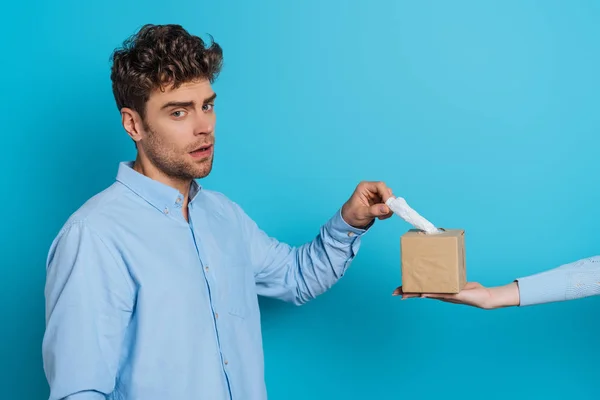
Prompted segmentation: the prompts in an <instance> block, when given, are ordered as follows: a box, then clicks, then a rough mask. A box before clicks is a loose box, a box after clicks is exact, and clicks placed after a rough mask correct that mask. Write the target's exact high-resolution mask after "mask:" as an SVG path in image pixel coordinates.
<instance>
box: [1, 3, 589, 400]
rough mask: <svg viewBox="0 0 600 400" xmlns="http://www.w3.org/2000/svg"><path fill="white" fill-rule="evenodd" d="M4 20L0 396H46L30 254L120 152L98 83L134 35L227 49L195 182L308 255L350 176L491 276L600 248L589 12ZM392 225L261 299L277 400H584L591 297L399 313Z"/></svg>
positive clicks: (35, 270)
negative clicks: (209, 164) (154, 31)
mask: <svg viewBox="0 0 600 400" xmlns="http://www.w3.org/2000/svg"><path fill="white" fill-rule="evenodd" d="M17 3H18V2H11V3H7V4H5V5H3V6H2V8H3V10H2V13H1V14H2V17H0V18H1V19H2V24H0V30H1V31H0V34H1V35H2V38H3V39H2V44H1V46H2V49H1V51H2V63H0V68H1V72H2V77H3V79H2V89H3V90H2V92H3V93H2V95H1V96H0V101H1V103H0V106H1V107H2V110H3V111H2V112H1V113H0V123H1V125H0V126H1V127H2V130H3V134H2V144H3V152H2V157H0V167H1V168H2V175H1V176H2V185H1V187H2V191H3V195H2V198H3V202H4V203H3V213H2V224H1V234H2V240H0V246H1V248H0V250H1V254H2V261H1V266H0V321H2V329H1V330H0V380H1V384H0V387H1V388H2V392H3V394H2V398H6V399H43V398H45V397H46V396H47V393H48V392H47V386H46V381H45V377H44V374H43V370H42V360H41V339H42V335H43V330H44V298H43V284H44V278H45V275H44V263H45V257H46V254H47V250H48V246H49V245H50V242H51V240H52V239H53V238H54V235H55V234H56V233H57V231H58V229H59V228H60V226H61V225H62V223H63V222H64V221H65V219H66V218H67V217H68V216H69V215H70V214H71V213H72V212H73V211H74V210H75V209H76V208H77V207H79V206H80V205H81V204H82V203H83V202H84V201H85V200H86V199H87V198H89V197H90V196H92V195H93V194H95V193H96V192H98V191H100V190H102V189H103V188H104V187H106V186H107V185H109V184H110V183H111V182H112V181H113V179H114V177H115V174H116V171H117V163H118V162H119V161H121V160H125V159H132V158H133V157H134V155H135V154H134V148H133V145H132V144H131V141H130V140H129V139H128V137H127V136H126V134H125V132H124V131H123V129H122V127H121V126H120V119H119V115H118V112H117V109H116V107H115V105H114V100H113V98H112V93H111V87H110V80H109V68H110V64H109V56H110V53H111V51H112V50H113V48H114V47H116V46H119V45H120V43H121V42H122V40H123V39H125V38H126V37H127V36H129V35H130V34H132V33H133V32H134V31H135V30H137V29H138V28H139V27H140V26H141V25H142V24H144V23H147V22H151V23H180V24H182V25H184V27H186V28H188V29H189V30H190V31H191V32H193V33H195V34H199V35H201V36H203V37H205V38H207V36H206V34H209V33H210V34H212V35H214V37H215V40H217V41H218V42H219V43H220V44H221V45H222V46H223V47H224V51H225V61H226V63H225V67H224V70H223V73H222V75H221V77H220V79H219V81H218V82H217V83H216V84H215V90H216V91H217V92H218V94H219V100H218V102H217V108H216V111H217V113H218V123H217V143H218V145H217V152H216V162H215V168H214V170H213V173H212V175H211V176H210V177H209V178H208V179H206V180H205V181H204V182H203V184H204V185H206V186H208V187H210V188H211V189H214V190H219V191H222V192H224V193H225V194H226V195H228V196H229V197H230V198H232V199H234V200H235V201H237V202H238V203H240V204H241V205H242V206H243V207H244V208H245V210H246V211H247V212H248V213H249V214H250V215H251V216H252V217H253V218H254V219H255V220H256V221H257V222H258V223H259V225H260V226H261V227H262V228H263V229H265V230H266V231H267V232H268V233H270V234H271V235H273V236H276V237H277V238H279V239H281V240H284V241H287V242H289V243H291V244H300V243H303V242H305V241H308V240H310V239H312V238H313V237H314V235H315V234H316V233H317V231H318V228H319V226H320V225H321V224H322V223H324V222H325V221H326V219H327V218H329V217H330V216H331V215H332V214H333V213H334V212H335V210H336V209H337V208H338V207H339V206H341V205H342V203H343V202H344V201H345V200H346V199H347V197H348V196H349V195H350V194H351V192H352V191H353V189H354V187H355V186H356V184H357V183H358V182H359V181H360V180H363V179H368V180H384V181H385V182H386V183H387V184H388V185H389V186H390V187H392V188H393V190H394V191H395V193H396V194H398V195H401V196H403V197H405V198H406V199H407V201H408V202H409V204H411V205H412V206H413V207H414V208H415V209H416V210H417V211H419V212H421V213H422V214H423V215H424V216H425V217H427V218H428V219H430V220H431V221H433V222H434V223H436V224H437V225H440V226H444V227H450V228H464V229H465V230H466V232H467V267H468V278H469V280H472V281H479V282H481V283H483V284H486V285H499V284H504V283H507V282H510V281H511V280H512V279H514V278H516V277H519V276H523V275H528V274H532V273H536V272H539V271H542V270H545V269H549V268H553V267H555V266H558V265H560V264H562V263H566V262H570V261H574V260H576V259H579V258H583V257H587V256H591V255H595V254H600V243H599V241H598V225H599V223H600V222H599V221H600V209H599V207H598V206H597V204H598V201H599V200H600V189H599V186H598V183H597V176H598V168H597V165H598V164H597V154H598V147H599V146H600V136H599V132H600V131H599V125H600V112H599V110H598V108H599V104H600V102H599V101H598V93H600V79H599V72H600V58H599V52H598V38H599V37H600V25H599V24H598V20H599V19H600V3H599V2H597V1H595V0H590V1H486V2H481V1H453V2H448V1H437V2H434V1H419V2H409V1H397V0H396V1H391V0H389V1H374V2H371V4H370V5H368V4H367V3H366V2H358V1H333V0H329V1H324V2H321V1H317V0H304V1H294V2H288V1H285V2H284V1H275V0H272V1H237V2H233V1H229V2H225V1H218V2H199V1H188V0H183V1H180V2H161V1H156V0H151V1H145V2H121V1H117V0H105V1H101V2H92V3H89V4H88V3H87V2H80V1H77V2H76V1H61V2H34V1H25V2H23V3H21V5H17ZM407 229H409V226H408V224H406V223H405V222H404V221H402V220H401V219H400V218H397V217H395V218H393V219H391V220H388V221H386V222H385V223H377V224H376V225H375V227H374V228H373V229H372V231H371V232H370V233H369V234H368V235H367V236H366V237H365V238H364V242H363V247H362V249H361V252H360V254H359V256H358V258H357V259H356V261H355V263H354V264H353V265H352V267H351V270H350V272H349V273H348V274H347V275H346V276H345V277H344V278H343V279H342V280H341V281H340V282H339V283H338V284H337V285H336V286H334V288H333V289H332V290H331V291H329V292H328V293H326V294H324V295H323V296H321V297H319V298H318V299H316V300H315V301H313V302H312V303H310V304H308V305H306V306H303V307H299V308H296V307H292V306H288V305H286V304H283V303H280V302H276V301H262V302H261V303H262V305H263V320H264V345H265V356H266V378H267V384H268V388H269V392H270V398H271V399H288V400H294V399H315V400H316V399H341V398H344V399H379V398H386V399H388V398H419V399H433V398H446V399H476V398H480V396H483V397H486V398H505V397H510V398H513V399H526V398H543V399H562V398H579V399H591V398H594V396H596V397H597V393H598V392H597V387H598V386H597V382H598V359H599V357H600V342H599V341H598V336H599V334H600V322H599V319H598V310H599V306H600V298H588V299H582V300H577V301H573V302H565V303H555V304H548V305H543V306H538V307H531V308H521V309H518V308H513V309H502V310H495V311H483V310H479V309H473V308H467V307H461V306H456V305H452V304H447V303H441V302H437V301H434V300H420V299H411V300H407V301H402V302H401V301H399V300H398V298H394V297H392V296H391V292H392V290H393V289H394V288H395V287H396V286H398V285H399V284H400V266H399V237H400V235H401V234H402V233H404V232H405V231H406V230H407Z"/></svg>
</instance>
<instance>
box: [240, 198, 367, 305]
mask: <svg viewBox="0 0 600 400" xmlns="http://www.w3.org/2000/svg"><path fill="white" fill-rule="evenodd" d="M238 212H239V214H240V215H241V221H242V224H243V228H244V232H245V237H246V238H247V244H248V251H249V252H250V260H251V264H252V267H253V269H254V275H255V281H256V285H257V293H258V294H259V295H261V296H266V297H273V298H278V299H281V300H283V301H287V302H291V303H294V304H297V305H300V304H304V303H306V302H307V301H309V300H312V299H314V298H315V297H317V296H318V295H320V294H321V293H323V292H325V291H326V290H328V289H329V288H330V287H331V286H333V284H334V283H335V282H337V280H338V279H339V278H341V277H342V276H343V275H344V273H345V272H346V269H347V268H348V266H349V265H350V263H351V262H352V261H353V260H354V258H355V256H356V254H357V252H358V249H359V247H360V238H361V236H362V235H363V234H364V233H365V232H366V230H364V229H358V228H354V227H352V226H350V225H348V223H346V222H345V221H344V219H343V218H342V215H341V212H340V211H338V212H336V213H335V215H334V216H333V217H332V218H331V219H330V220H329V221H327V223H326V224H324V225H323V226H322V227H321V229H320V231H319V234H318V235H317V236H316V237H315V238H314V239H313V240H312V241H311V242H309V243H306V244H304V245H302V246H299V247H292V246H290V245H288V244H286V243H282V242H280V241H278V240H277V239H275V238H273V237H270V236H268V235H267V234H266V233H265V232H264V231H262V230H261V229H260V228H259V227H258V226H257V224H256V223H255V222H254V221H253V220H252V219H250V217H248V216H247V215H246V214H245V213H244V212H243V211H242V210H241V209H238Z"/></svg>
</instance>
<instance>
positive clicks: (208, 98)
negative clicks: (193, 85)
mask: <svg viewBox="0 0 600 400" xmlns="http://www.w3.org/2000/svg"><path fill="white" fill-rule="evenodd" d="M216 98H217V94H216V93H213V94H212V96H210V97H207V98H206V99H204V104H207V103H210V102H213V101H215V99H216Z"/></svg>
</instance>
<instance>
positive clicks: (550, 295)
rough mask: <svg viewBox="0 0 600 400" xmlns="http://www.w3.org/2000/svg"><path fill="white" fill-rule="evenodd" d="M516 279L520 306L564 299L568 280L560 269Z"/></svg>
mask: <svg viewBox="0 0 600 400" xmlns="http://www.w3.org/2000/svg"><path fill="white" fill-rule="evenodd" d="M516 281H517V283H518V286H519V300H520V302H519V306H520V307H525V306H531V305H537V304H543V303H552V302H557V301H564V300H566V293H567V289H568V285H569V282H568V277H567V276H565V274H564V273H562V271H547V272H542V273H539V274H535V275H531V276H526V277H523V278H518V279H517V280H516Z"/></svg>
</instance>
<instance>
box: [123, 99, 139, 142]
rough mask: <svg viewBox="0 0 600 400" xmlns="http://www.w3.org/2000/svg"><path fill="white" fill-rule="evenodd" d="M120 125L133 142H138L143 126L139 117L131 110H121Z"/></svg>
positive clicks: (125, 108) (124, 108)
mask: <svg viewBox="0 0 600 400" xmlns="http://www.w3.org/2000/svg"><path fill="white" fill-rule="evenodd" d="M121 123H122V124H123V128H125V131H126V132H127V134H128V135H129V136H130V137H131V139H132V140H133V141H134V142H136V143H137V142H139V141H140V140H141V139H142V137H143V135H144V125H143V123H142V118H141V117H140V115H139V114H138V113H137V112H136V111H134V110H132V109H131V108H127V107H123V108H122V109H121Z"/></svg>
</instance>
